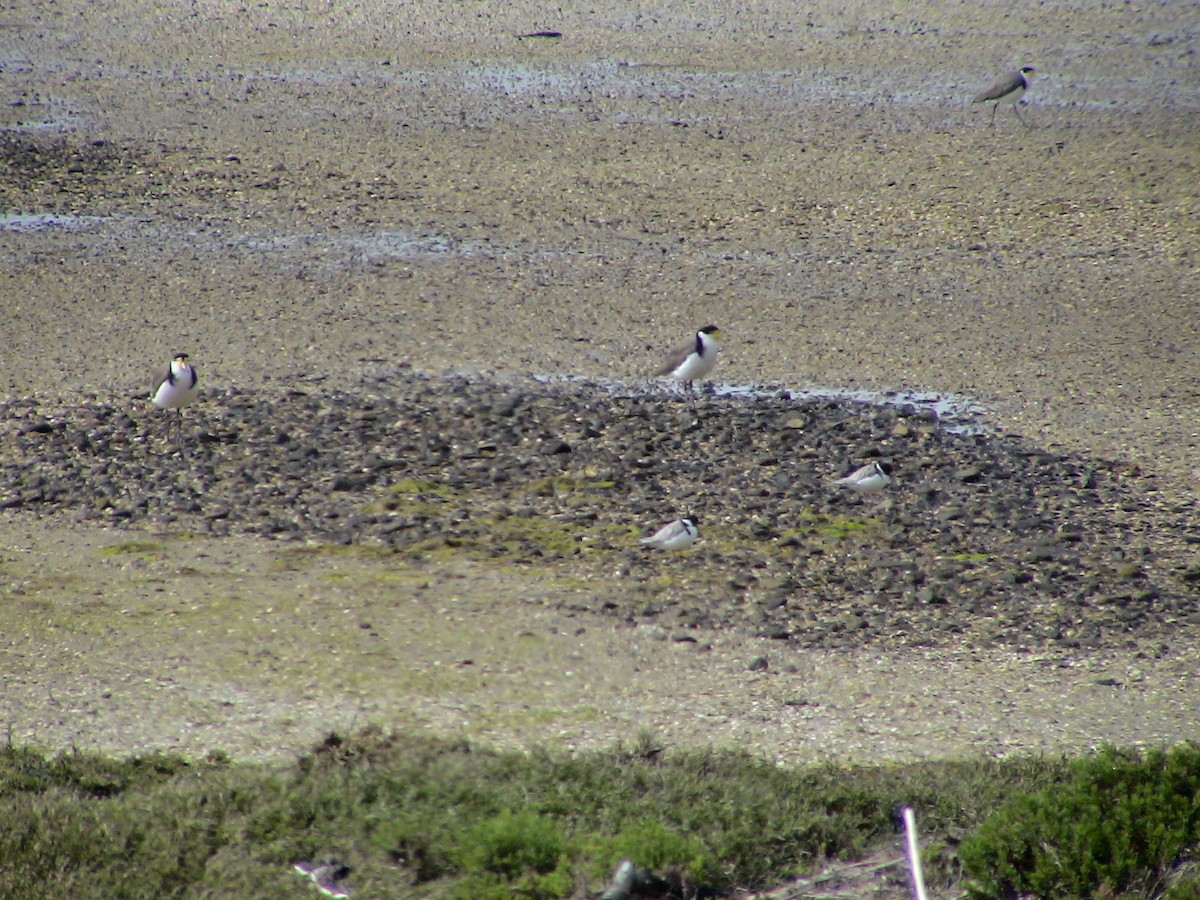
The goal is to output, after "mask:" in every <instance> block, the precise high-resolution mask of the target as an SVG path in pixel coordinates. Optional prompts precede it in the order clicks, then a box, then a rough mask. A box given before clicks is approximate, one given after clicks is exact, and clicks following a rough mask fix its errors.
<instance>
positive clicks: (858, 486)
mask: <svg viewBox="0 0 1200 900" xmlns="http://www.w3.org/2000/svg"><path fill="white" fill-rule="evenodd" d="M891 471H892V467H891V466H889V465H888V464H887V463H880V462H873V463H870V464H868V465H865V466H863V467H862V468H861V469H855V470H854V471H853V472H851V473H850V474H849V475H847V476H846V477H845V478H839V479H838V480H837V481H835V482H834V484H840V485H841V486H842V487H848V488H850V490H852V491H857V492H858V493H860V494H873V493H875V492H876V491H882V490H883V489H884V488H885V487H887V486H888V484H889V483H890V482H891V480H892V479H891V475H890V473H891Z"/></svg>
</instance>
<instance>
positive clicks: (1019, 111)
mask: <svg viewBox="0 0 1200 900" xmlns="http://www.w3.org/2000/svg"><path fill="white" fill-rule="evenodd" d="M1019 106H1020V104H1019V103H1014V104H1013V112H1015V113H1016V114H1017V118H1018V119H1020V120H1021V124H1022V125H1024V126H1025V127H1026V128H1028V127H1029V123H1028V122H1026V121H1025V117H1024V116H1023V115H1021V110H1020V109H1019V108H1018V107H1019Z"/></svg>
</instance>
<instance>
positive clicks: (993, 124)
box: [991, 103, 1000, 128]
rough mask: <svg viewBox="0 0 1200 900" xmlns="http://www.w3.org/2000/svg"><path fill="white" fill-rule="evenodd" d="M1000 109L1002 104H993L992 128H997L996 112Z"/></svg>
mask: <svg viewBox="0 0 1200 900" xmlns="http://www.w3.org/2000/svg"><path fill="white" fill-rule="evenodd" d="M999 108H1000V104H999V103H993V104H992V121H991V126H992V127H993V128H995V127H996V110H998V109H999Z"/></svg>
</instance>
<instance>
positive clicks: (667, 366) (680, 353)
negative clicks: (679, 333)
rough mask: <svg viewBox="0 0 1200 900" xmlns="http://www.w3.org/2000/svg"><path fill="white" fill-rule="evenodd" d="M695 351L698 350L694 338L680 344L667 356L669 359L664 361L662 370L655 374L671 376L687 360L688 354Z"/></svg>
mask: <svg viewBox="0 0 1200 900" xmlns="http://www.w3.org/2000/svg"><path fill="white" fill-rule="evenodd" d="M695 349H696V339H695V338H692V339H691V340H690V341H684V342H683V343H682V344H679V345H678V346H677V347H672V348H671V352H670V353H668V354H667V358H666V359H665V360H664V361H663V365H662V368H661V369H659V370H658V371H657V372H655V373H654V374H655V375H670V374H671V373H672V372H674V371H675V370H676V369H677V368H679V364H680V363H682V362H683V361H684V360H685V359H687V358H688V354H689V353H691V352H692V351H693V350H695Z"/></svg>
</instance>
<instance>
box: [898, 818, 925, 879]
mask: <svg viewBox="0 0 1200 900" xmlns="http://www.w3.org/2000/svg"><path fill="white" fill-rule="evenodd" d="M902 815H903V816H904V834H905V836H906V837H907V838H908V867H909V868H910V869H911V870H912V879H913V893H914V894H915V895H916V898H917V900H926V896H927V895H926V894H925V876H924V875H922V874H921V847H920V845H919V844H918V843H917V817H916V816H914V815H913V811H912V807H909V806H906V807H904V812H903V813H902Z"/></svg>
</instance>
